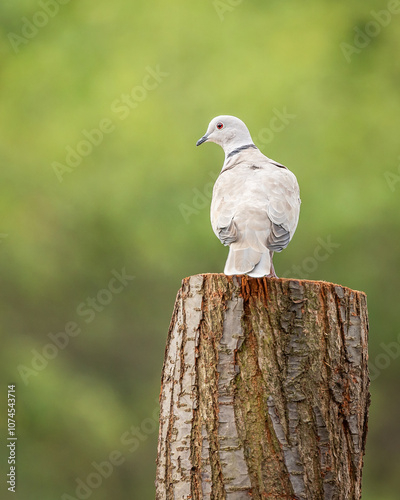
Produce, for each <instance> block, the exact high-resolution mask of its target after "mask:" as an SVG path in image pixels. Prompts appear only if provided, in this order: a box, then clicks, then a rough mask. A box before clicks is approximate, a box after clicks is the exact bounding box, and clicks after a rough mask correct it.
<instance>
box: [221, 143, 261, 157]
mask: <svg viewBox="0 0 400 500" xmlns="http://www.w3.org/2000/svg"><path fill="white" fill-rule="evenodd" d="M249 148H253V149H258V148H257V146H256V145H255V144H253V143H251V144H244V145H243V146H239V147H238V148H235V149H233V150H232V151H230V152H229V153H227V154H226V157H225V160H228V159H229V158H231V157H232V156H234V155H237V154H238V153H240V152H241V151H244V150H245V149H249Z"/></svg>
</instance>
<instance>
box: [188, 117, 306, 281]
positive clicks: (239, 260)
mask: <svg viewBox="0 0 400 500" xmlns="http://www.w3.org/2000/svg"><path fill="white" fill-rule="evenodd" d="M206 141H211V142H215V143H217V144H219V145H220V146H221V147H222V148H223V149H224V151H225V162H224V165H223V167H222V170H221V173H220V175H219V177H218V178H217V180H216V182H215V185H214V189H213V196H212V202H211V225H212V228H213V230H214V233H215V234H216V235H217V237H218V238H219V239H220V241H221V242H222V243H223V244H224V245H229V247H230V248H229V255H228V259H227V261H226V265H225V270H224V273H225V274H229V275H232V274H248V275H249V276H253V277H261V276H271V275H272V276H275V271H274V267H273V264H272V256H273V252H280V251H282V250H283V249H284V248H286V247H287V245H288V244H289V242H290V240H291V238H292V237H293V234H294V232H295V230H296V227H297V222H298V219H299V212H300V193H299V186H298V184H297V179H296V177H295V175H294V174H293V173H292V172H290V170H288V169H287V168H286V167H284V166H283V165H281V164H280V163H277V162H274V161H273V160H271V159H270V158H267V157H266V156H265V155H263V154H262V153H261V151H259V149H258V148H256V147H255V146H254V144H253V141H252V139H251V136H250V133H249V131H248V129H247V127H246V125H245V124H244V123H243V122H242V121H241V120H239V119H238V118H236V117H234V116H228V115H223V116H218V117H216V118H214V119H213V120H212V121H211V122H210V125H209V127H208V129H207V133H206V134H205V136H203V137H202V138H201V139H200V140H199V141H198V142H197V145H199V144H202V143H203V142H206Z"/></svg>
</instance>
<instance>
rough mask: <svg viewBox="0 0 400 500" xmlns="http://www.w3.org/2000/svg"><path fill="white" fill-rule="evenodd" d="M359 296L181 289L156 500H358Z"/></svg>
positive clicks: (269, 287)
mask: <svg viewBox="0 0 400 500" xmlns="http://www.w3.org/2000/svg"><path fill="white" fill-rule="evenodd" d="M367 360H368V317H367V305H366V296H365V294H364V293H362V292H358V291H354V290H350V289H349V288H346V287H343V286H339V285H334V284H332V283H326V282H323V281H307V280H291V279H276V278H248V277H247V276H225V275H223V274H203V275H197V276H191V277H189V278H186V279H184V280H183V282H182V287H181V289H180V290H179V292H178V296H177V299H176V303H175V309H174V313H173V316H172V321H171V326H170V329H169V333H168V341H167V347H166V352H165V360H164V367H163V372H162V387H161V394H160V410H161V412H160V431H159V441H158V457H157V478H156V499H157V500H163V499H166V500H172V499H176V500H181V499H192V500H199V499H215V500H221V499H227V500H242V499H252V500H256V499H257V500H258V499H260V500H261V499H267V498H268V499H300V500H303V499H310V500H318V499H324V500H328V499H335V500H336V499H343V500H351V499H359V498H361V473H362V465H363V455H364V451H365V439H366V434H367V420H368V406H369V397H370V396H369V390H368V388H369V377H368V367H367Z"/></svg>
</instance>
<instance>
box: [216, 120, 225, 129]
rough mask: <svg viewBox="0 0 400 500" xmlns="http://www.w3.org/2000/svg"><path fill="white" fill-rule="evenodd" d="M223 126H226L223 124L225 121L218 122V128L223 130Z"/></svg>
mask: <svg viewBox="0 0 400 500" xmlns="http://www.w3.org/2000/svg"><path fill="white" fill-rule="evenodd" d="M223 126H224V124H223V123H221V122H218V123H217V128H218V129H219V130H221V128H222V127H223Z"/></svg>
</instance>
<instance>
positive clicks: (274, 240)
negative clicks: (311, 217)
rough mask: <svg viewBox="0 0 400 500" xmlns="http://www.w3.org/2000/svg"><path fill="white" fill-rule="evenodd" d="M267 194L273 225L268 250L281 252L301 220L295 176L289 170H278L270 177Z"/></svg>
mask: <svg viewBox="0 0 400 500" xmlns="http://www.w3.org/2000/svg"><path fill="white" fill-rule="evenodd" d="M266 194H267V197H268V209H267V212H268V217H269V219H270V220H271V223H272V225H271V233H270V236H269V239H268V248H270V249H271V250H274V251H276V252H280V251H281V250H283V249H284V248H286V247H287V245H288V244H289V241H290V240H291V238H292V236H293V234H294V232H295V230H296V227H297V223H298V220H299V213H300V192H299V186H298V184H297V179H296V177H295V175H294V174H293V173H292V172H290V170H288V169H283V168H276V169H275V170H273V171H272V172H271V173H270V175H269V182H268V188H267V193H266Z"/></svg>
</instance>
